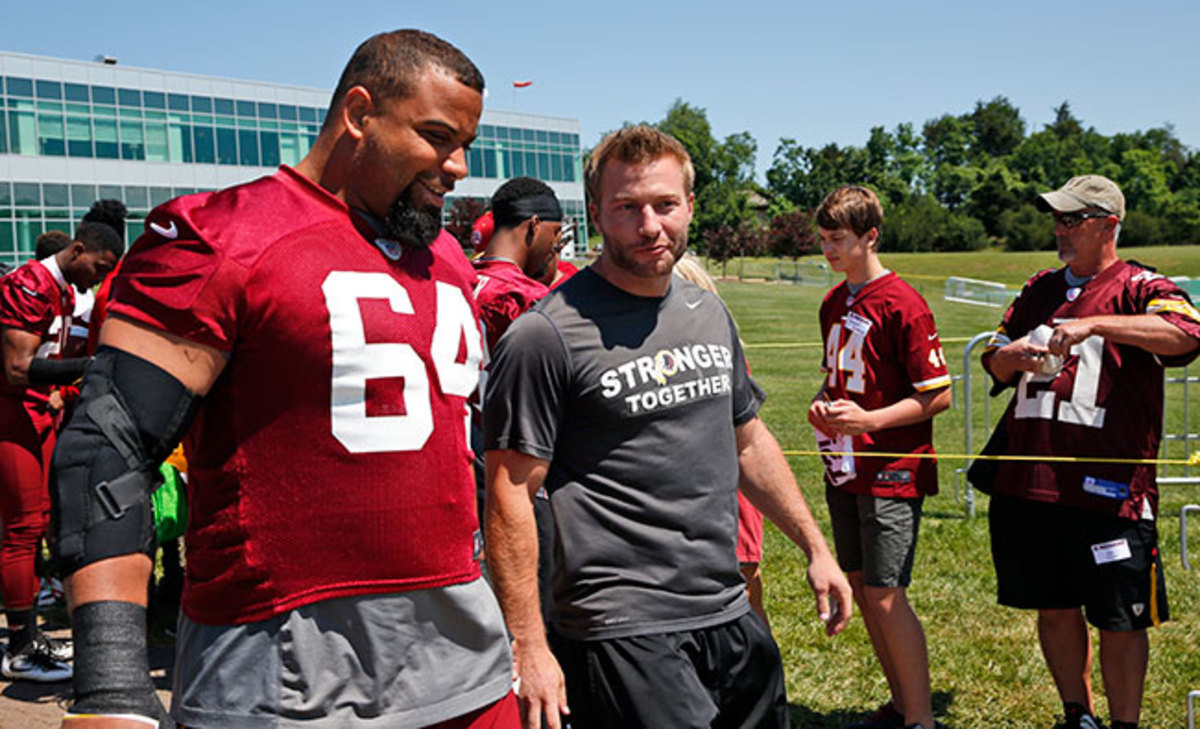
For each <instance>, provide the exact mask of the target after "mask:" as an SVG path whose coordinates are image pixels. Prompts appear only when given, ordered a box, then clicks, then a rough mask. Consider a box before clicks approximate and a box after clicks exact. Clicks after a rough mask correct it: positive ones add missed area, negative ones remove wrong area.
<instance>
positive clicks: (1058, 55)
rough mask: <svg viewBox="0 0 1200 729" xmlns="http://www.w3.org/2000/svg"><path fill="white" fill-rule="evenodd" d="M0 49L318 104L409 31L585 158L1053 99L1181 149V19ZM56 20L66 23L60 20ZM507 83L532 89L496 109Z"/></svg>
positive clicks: (734, 17) (243, 26)
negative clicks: (636, 133)
mask: <svg viewBox="0 0 1200 729" xmlns="http://www.w3.org/2000/svg"><path fill="white" fill-rule="evenodd" d="M6 5H7V7H5V9H4V10H3V12H2V17H3V22H2V23H0V48H2V49H4V50H8V51H16V52H21V53H31V54H36V55H47V56H58V57H67V58H76V59H91V58H93V57H94V56H96V55H97V54H98V53H107V54H109V55H114V56H117V57H118V58H119V59H120V62H121V64H122V65H127V66H141V67H149V68H163V69H170V70H177V71H186V72H190V73H201V74H208V75H215V76H231V77H236V78H246V79H253V80H261V81H269V82H278V83H292V84H298V85H303V86H314V87H319V88H322V87H323V88H331V87H332V85H333V84H334V83H335V81H336V79H337V75H338V73H339V71H340V70H341V67H342V65H343V64H344V63H345V60H346V58H347V57H348V56H349V54H350V52H351V51H352V50H353V48H354V46H355V45H356V44H357V43H358V42H360V41H361V40H362V39H363V38H365V37H367V36H368V35H370V34H372V33H374V32H377V31H380V30H386V29H392V28H398V27H418V28H423V29H426V30H430V31H432V32H435V33H437V34H438V35H441V36H443V37H444V38H446V39H448V40H450V41H452V42H453V43H455V44H456V45H458V46H459V47H460V48H462V49H463V50H464V51H466V52H467V54H468V55H469V56H471V58H472V59H473V60H474V61H475V62H476V63H477V64H478V65H479V67H480V68H481V69H482V70H483V72H484V75H485V76H486V77H487V80H488V84H489V87H490V92H489V97H488V99H487V102H486V103H487V105H488V106H490V107H493V108H498V109H510V108H516V109H517V110H519V111H527V112H535V113H545V114H552V115H561V116H570V117H576V118H578V119H580V121H581V123H582V125H583V140H584V144H585V145H588V146H590V145H592V144H594V143H595V141H596V140H597V139H598V137H599V136H600V135H601V134H602V133H603V132H605V131H607V130H609V129H612V128H614V127H617V126H619V125H620V124H621V123H622V122H624V121H642V120H646V121H655V120H658V119H660V118H662V116H663V114H664V113H665V111H666V109H667V107H668V106H669V105H670V104H671V102H672V101H673V100H674V99H676V98H682V99H684V100H686V101H688V102H690V103H692V104H694V105H697V106H700V107H703V108H705V109H706V110H707V111H708V115H709V119H710V120H711V122H712V124H713V128H714V132H715V133H716V134H717V135H718V136H724V135H726V134H730V133H733V132H738V131H743V130H744V131H749V132H750V133H751V134H752V135H753V136H754V138H755V139H756V140H757V141H758V146H759V152H758V168H759V170H760V171H761V170H765V169H766V167H767V166H768V165H769V163H770V158H771V154H772V153H773V152H774V150H775V148H776V146H777V145H778V142H779V138H780V137H791V138H794V139H796V140H798V141H799V142H800V143H802V144H804V145H807V146H816V145H822V144H825V143H828V142H837V143H839V144H862V143H864V142H865V141H866V138H867V134H868V132H869V130H870V128H871V127H873V126H877V125H882V126H884V127H887V128H889V129H890V128H892V127H893V126H895V125H896V124H897V123H900V122H905V121H910V122H913V123H915V124H916V125H917V127H918V129H919V128H920V125H921V124H922V123H923V122H924V121H925V120H927V119H930V118H933V117H936V116H939V115H941V114H943V113H955V114H958V113H962V112H966V111H969V110H970V109H971V108H972V107H973V106H974V104H975V102H976V101H977V100H980V99H990V98H992V97H994V96H997V95H1004V96H1007V97H1008V98H1009V99H1010V100H1011V101H1012V102H1013V103H1014V104H1016V106H1017V107H1018V108H1020V110H1021V113H1022V116H1023V117H1024V118H1025V120H1026V122H1027V123H1028V129H1029V131H1035V130H1037V129H1040V128H1041V127H1042V125H1043V124H1045V123H1047V122H1048V121H1050V119H1051V118H1052V109H1053V108H1054V107H1055V106H1057V105H1058V104H1059V103H1061V102H1062V101H1064V100H1067V101H1069V102H1070V104H1071V107H1072V109H1073V110H1074V112H1075V114H1076V116H1078V117H1079V118H1080V119H1081V120H1082V121H1083V122H1084V124H1085V125H1091V126H1095V127H1096V128H1097V129H1098V130H1099V131H1101V132H1103V133H1105V134H1112V133H1116V132H1123V131H1134V130H1138V129H1148V128H1151V127H1155V126H1159V125H1162V124H1164V123H1172V124H1174V126H1175V131H1176V134H1177V135H1178V136H1179V138H1180V139H1182V140H1183V142H1184V143H1185V144H1187V145H1188V146H1190V147H1193V148H1195V147H1197V146H1200V43H1198V42H1197V40H1196V38H1197V37H1198V36H1200V3H1197V2H1195V1H1194V0H1188V1H1184V0H1179V1H1165V2H1158V1H1156V0H1144V1H1143V2H1136V3H1134V2H1128V0H1124V1H1120V2H1118V1H1116V0H1097V1H1096V2H1090V3H1082V2H1062V1H1060V2H1052V1H1050V0H1042V2H1028V1H1027V0H1010V1H1009V2H991V3H986V4H985V3H980V2H971V1H970V0H958V1H957V2H946V1H943V0H938V1H936V2H896V1H895V0H893V2H875V1H874V0H860V2H857V3H853V4H851V3H833V2H825V3H820V4H814V3H805V2H784V1H783V0H779V1H777V2H756V1H754V0H743V1H742V2H704V1H694V2H690V3H675V2H661V1H660V2H655V1H646V0H643V1H642V2H625V1H624V0H620V1H617V0H613V1H609V2H606V1H604V0H601V1H600V2H588V3H574V2H526V1H524V0H511V1H509V2H489V3H482V2H459V3H453V2H445V1H443V2H433V1H426V2H422V3H416V2H410V1H408V0H391V1H390V2H382V1H377V0H352V1H350V2H339V3H328V2H327V3H316V2H311V1H309V0H295V1H293V2H287V3H283V2H254V1H253V0H241V1H240V2H230V1H229V0H212V1H211V2H204V3H201V2H191V3H186V4H185V3H173V2H161V1H160V2H155V3H150V2H141V1H140V0H139V1H130V2H121V1H119V0H118V1H117V2H111V3H108V4H104V3H91V2H89V3H82V2H65V3H33V2H21V3H7V4H6ZM73 8H74V9H73ZM514 80H529V81H533V82H534V83H533V85H532V86H531V87H529V88H527V89H523V90H520V91H518V92H517V94H516V102H515V107H514V96H513V93H512V91H511V84H512V82H513V81H514Z"/></svg>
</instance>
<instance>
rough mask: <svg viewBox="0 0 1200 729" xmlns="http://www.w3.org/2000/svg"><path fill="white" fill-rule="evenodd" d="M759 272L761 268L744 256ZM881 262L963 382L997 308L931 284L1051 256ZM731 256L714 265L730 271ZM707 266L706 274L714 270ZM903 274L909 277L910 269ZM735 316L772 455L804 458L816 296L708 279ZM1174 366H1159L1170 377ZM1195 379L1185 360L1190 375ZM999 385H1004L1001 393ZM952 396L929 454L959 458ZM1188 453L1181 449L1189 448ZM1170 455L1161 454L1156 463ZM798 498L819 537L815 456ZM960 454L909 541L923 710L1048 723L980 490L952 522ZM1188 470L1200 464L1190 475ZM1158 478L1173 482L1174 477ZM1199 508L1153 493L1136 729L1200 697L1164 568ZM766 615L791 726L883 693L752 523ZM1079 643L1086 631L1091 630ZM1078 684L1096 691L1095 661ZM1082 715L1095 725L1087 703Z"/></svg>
mask: <svg viewBox="0 0 1200 729" xmlns="http://www.w3.org/2000/svg"><path fill="white" fill-rule="evenodd" d="M1122 255H1124V256H1125V257H1127V258H1135V259H1137V260H1141V261H1143V262H1146V263H1150V264H1153V265H1157V266H1158V267H1159V268H1160V270H1162V271H1163V272H1165V273H1167V274H1169V275H1189V276H1192V277H1198V276H1200V251H1197V250H1196V249H1193V248H1188V249H1176V248H1155V249H1143V250H1140V251H1129V250H1123V251H1122ZM754 263H755V264H756V265H763V266H764V267H768V266H769V265H773V262H766V261H756V262H754ZM884 263H885V265H887V266H889V267H891V268H893V269H894V270H896V271H897V272H898V273H900V274H901V275H902V276H903V275H905V274H909V275H910V276H911V279H912V283H914V284H915V285H916V286H917V287H918V288H919V289H921V290H922V293H923V294H924V295H925V297H926V299H928V301H929V304H930V307H931V308H932V310H933V313H934V315H935V316H936V318H937V320H938V325H939V329H940V332H941V336H942V338H943V341H947V344H946V346H945V350H946V356H947V359H948V360H949V362H950V368H951V373H952V374H955V375H959V374H962V371H963V359H962V356H963V347H964V344H965V340H966V339H967V338H969V337H971V336H972V335H974V334H977V333H979V332H983V331H989V330H992V329H994V328H995V326H996V323H997V322H998V321H999V317H1000V315H1001V313H1002V310H1000V309H992V308H986V307H982V306H971V305H966V304H955V303H947V302H943V301H942V283H943V281H944V279H945V277H946V276H951V275H953V276H965V277H971V278H982V279H991V280H999V281H1003V282H1005V283H1007V284H1009V285H1010V286H1017V285H1019V284H1020V282H1021V281H1023V280H1024V279H1025V277H1026V276H1027V275H1028V274H1029V273H1032V272H1033V271H1034V270H1037V269H1040V268H1044V267H1049V266H1053V265H1054V264H1055V260H1054V257H1053V254H1046V253H1041V254H1008V253H993V252H984V253H972V254H947V255H942V256H939V255H937V254H917V255H892V256H887V255H885V256H884ZM735 266H737V262H736V261H733V262H730V264H729V273H730V274H731V275H733V274H735V273H736V268H735ZM713 268H716V267H713ZM914 274H915V275H914ZM720 288H721V292H722V295H723V296H725V298H726V300H727V302H728V303H729V306H730V309H731V310H732V311H733V314H734V317H735V318H736V319H737V322H738V325H739V327H740V330H741V335H742V339H743V340H744V341H745V342H746V343H747V345H748V347H747V355H748V357H749V359H750V364H751V368H752V370H753V372H754V375H755V377H756V378H757V379H758V380H759V382H760V383H761V384H762V385H763V386H764V387H765V388H766V390H767V392H768V393H769V398H768V400H767V404H766V405H765V406H764V408H763V410H762V416H763V418H764V420H765V421H766V423H767V424H768V425H769V426H770V428H771V429H772V431H774V433H775V434H776V436H777V437H778V438H779V441H780V443H781V444H782V445H783V447H784V449H795V450H811V449H813V448H814V442H813V438H812V431H811V428H810V426H809V425H808V423H807V421H806V419H805V412H806V409H807V407H808V402H809V399H810V398H811V397H812V394H813V393H814V392H816V389H817V386H818V384H819V379H820V375H819V372H818V367H819V360H820V357H821V356H822V351H821V348H820V346H819V341H820V330H819V328H818V325H817V308H818V307H819V306H820V302H821V299H822V297H823V295H824V291H823V290H822V289H819V288H816V287H807V286H796V285H790V284H778V283H774V284H768V283H750V282H746V283H742V282H736V281H731V282H722V283H721V285H720ZM973 367H974V371H975V372H976V379H975V391H976V392H975V404H976V415H975V420H976V422H977V427H976V430H975V449H976V450H978V449H979V448H980V447H981V446H982V444H983V442H984V438H985V437H986V427H985V426H984V424H983V417H982V407H983V402H984V395H983V394H982V393H983V391H984V390H985V389H986V387H985V385H984V379H983V377H982V375H981V374H979V373H980V372H981V370H980V369H979V367H978V364H977V363H976V364H974V365H973ZM1182 372H1183V371H1182V370H1170V371H1169V374H1172V375H1180V374H1182ZM1191 374H1192V376H1196V375H1198V374H1200V364H1197V365H1193V366H1192V367H1191ZM1010 392H1011V391H1010ZM961 394H962V391H961V387H960V388H958V391H957V392H956V402H955V407H954V408H952V409H951V410H949V411H947V412H946V413H944V414H942V415H940V416H938V419H937V421H936V424H935V434H936V435H935V440H936V445H937V449H938V451H939V452H941V453H943V454H960V453H962V452H963V428H964V420H963V407H962V405H963V402H962V397H961ZM1191 394H1192V404H1191V415H1190V420H1191V430H1192V431H1193V432H1195V431H1197V430H1200V384H1196V385H1192V393H1191ZM1008 397H1009V395H1008V393H1005V394H1004V395H1001V396H1000V397H998V398H996V399H995V400H993V401H992V412H991V415H992V417H993V418H995V417H998V416H999V414H1000V412H1001V411H1002V410H1003V407H1004V406H1005V405H1006V404H1007V398H1008ZM1167 397H1168V410H1169V415H1168V429H1169V430H1173V431H1175V432H1178V431H1180V430H1182V426H1183V413H1182V390H1181V388H1180V387H1179V386H1172V387H1169V388H1168V396H1167ZM1197 448H1200V444H1197V443H1196V442H1195V441H1193V444H1192V449H1193V450H1195V449H1197ZM1184 455H1185V454H1184V453H1183V449H1182V447H1181V446H1175V447H1174V448H1173V449H1172V450H1170V451H1168V453H1167V454H1166V456H1167V457H1170V458H1180V457H1183V456H1184ZM791 461H792V464H793V467H794V469H795V472H796V475H797V477H798V480H799V481H800V484H801V487H802V489H803V491H804V494H805V497H806V498H807V499H808V502H809V504H810V505H811V506H812V507H813V509H814V511H815V512H816V514H817V518H818V520H819V521H820V522H821V524H822V526H823V527H825V528H826V536H827V537H828V536H829V534H828V523H829V520H828V511H827V509H826V507H825V502H824V495H823V486H822V485H821V474H820V465H819V463H818V461H817V459H816V458H814V457H810V456H796V457H792V458H791ZM961 465H962V461H961V460H956V459H952V458H943V459H942V460H941V463H940V464H939V468H940V472H941V493H940V494H939V495H938V496H936V497H933V498H931V499H929V500H928V501H927V502H926V507H925V519H924V521H923V523H922V527H921V538H920V543H919V545H918V548H917V557H916V566H915V569H914V578H913V585H912V587H911V588H910V592H909V595H910V599H911V601H912V603H913V605H914V607H915V609H916V611H917V613H918V614H919V615H920V616H921V619H922V621H923V622H924V625H925V630H926V635H927V638H928V642H929V651H930V663H931V673H932V679H933V691H934V709H935V713H936V714H937V715H938V718H939V720H940V721H942V722H944V723H945V724H946V725H948V726H951V727H985V726H1012V727H1036V726H1043V727H1049V726H1051V725H1052V724H1053V717H1054V715H1055V714H1057V713H1058V712H1059V711H1060V710H1061V709H1060V705H1059V703H1058V699H1057V694H1056V692H1055V690H1054V687H1053V684H1052V681H1051V679H1050V676H1049V673H1048V672H1047V670H1046V668H1045V665H1044V663H1043V661H1042V658H1041V654H1040V651H1039V650H1038V646H1037V639H1036V634H1035V632H1034V617H1033V614H1032V613H1027V612H1023V611H1017V610H1010V609H1007V608H1000V607H998V606H997V605H996V604H995V577H994V574H993V571H992V566H991V557H990V552H989V542H988V533H987V522H986V511H987V497H986V496H983V495H982V494H980V495H978V514H977V517H976V518H975V519H966V518H964V516H963V513H964V510H963V507H962V504H961V503H958V502H956V500H955V495H954V488H953V474H954V470H955V469H956V468H958V467H960V466H961ZM1191 473H1192V475H1200V469H1195V468H1194V469H1192V472H1191ZM1170 475H1183V471H1182V469H1181V468H1174V469H1172V470H1171V471H1170ZM1189 503H1200V486H1166V487H1164V489H1163V499H1162V504H1163V506H1162V511H1161V515H1160V527H1159V531H1160V544H1161V551H1162V553H1163V561H1164V566H1165V570H1166V579H1167V584H1168V588H1169V591H1170V605H1171V613H1172V617H1173V620H1172V621H1171V622H1168V623H1166V624H1164V625H1163V626H1162V627H1160V628H1158V629H1155V630H1151V632H1150V641H1151V649H1150V650H1151V653H1150V671H1149V675H1148V678H1147V682H1146V698H1145V701H1144V703H1143V712H1142V725H1143V726H1152V727H1179V726H1183V725H1185V723H1186V697H1187V694H1188V692H1189V691H1191V690H1200V569H1197V570H1195V571H1192V572H1185V571H1184V570H1183V569H1182V567H1181V565H1180V561H1179V510H1180V508H1181V507H1182V506H1183V505H1184V504H1189ZM1190 534H1191V543H1192V544H1193V545H1194V546H1193V550H1192V562H1193V563H1194V564H1198V565H1200V517H1194V518H1193V526H1192V528H1191V530H1190ZM764 572H765V581H766V602H767V610H768V613H769V615H770V618H771V627H772V630H773V631H774V633H775V636H776V638H777V639H778V640H779V644H780V647H781V649H782V651H783V658H784V665H785V667H786V669H787V675H788V696H789V698H790V700H791V703H792V720H793V725H794V726H797V727H841V726H842V725H843V724H845V723H846V722H848V721H851V720H853V719H855V718H856V717H857V716H858V715H859V714H860V713H861V712H863V711H866V710H869V709H874V708H875V706H877V705H878V704H879V703H880V702H882V701H883V700H884V699H885V698H886V697H887V688H886V683H885V682H884V679H883V677H882V673H881V672H880V670H879V668H878V666H877V664H876V662H875V658H874V655H873V653H872V651H871V648H870V645H869V643H868V639H867V634H866V631H865V629H864V628H863V625H862V623H861V621H860V620H858V619H857V618H856V619H855V620H854V621H853V622H852V624H851V626H850V628H848V629H847V630H846V631H845V632H844V633H843V634H842V635H840V636H838V637H836V638H833V639H828V638H826V637H825V636H824V633H823V632H822V630H821V627H820V625H819V623H818V621H817V618H816V616H815V610H814V606H813V603H812V600H811V596H810V593H809V591H808V588H807V584H806V582H805V576H804V559H803V556H802V555H801V553H800V552H799V550H798V549H796V548H795V547H794V546H793V545H792V544H791V543H790V542H788V541H787V540H786V539H785V538H784V537H783V536H782V535H781V534H780V533H779V532H778V531H776V530H775V529H774V527H772V526H768V527H767V536H766V557H765V564H764ZM1093 634H1094V631H1093ZM1095 663H1096V667H1095V670H1094V672H1093V679H1092V681H1093V686H1094V687H1095V688H1096V690H1097V692H1098V693H1102V690H1101V689H1100V687H1101V686H1102V683H1101V679H1100V671H1099V667H1098V660H1096V661H1095ZM1097 709H1098V711H1099V713H1100V715H1101V716H1103V717H1107V706H1106V704H1105V702H1104V699H1103V697H1102V696H1100V697H1099V698H1098V705H1097Z"/></svg>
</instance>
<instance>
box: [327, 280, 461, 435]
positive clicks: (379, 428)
mask: <svg viewBox="0 0 1200 729" xmlns="http://www.w3.org/2000/svg"><path fill="white" fill-rule="evenodd" d="M436 286H437V288H436V290H437V311H436V317H437V319H436V324H435V326H434V330H433V342H432V346H431V347H430V357H431V358H432V360H433V365H434V369H435V371H436V372H437V376H438V380H439V381H440V383H441V388H442V392H444V393H445V394H447V395H457V396H459V397H468V396H469V395H470V394H471V392H472V391H473V390H474V389H475V385H476V383H477V381H478V378H479V361H480V358H481V357H482V354H483V351H482V345H481V343H480V338H479V328H478V327H477V326H476V324H475V317H474V316H473V315H472V314H471V305H470V304H469V303H467V300H466V297H464V296H463V294H462V291H461V290H460V289H459V288H458V287H456V286H453V285H451V284H447V283H442V282H437V284H436ZM321 291H322V292H323V293H324V294H325V306H326V307H327V308H328V309H329V332H330V339H331V342H330V344H331V345H332V346H331V349H332V352H333V382H332V385H333V386H332V393H331V397H330V416H331V424H332V430H333V435H334V437H335V438H337V439H338V440H339V441H340V442H341V443H342V445H344V446H345V447H346V449H347V450H349V451H350V452H351V453H382V452H387V451H415V450H419V449H421V448H422V447H423V446H424V445H425V443H426V441H428V440H429V436H430V435H432V434H433V427H434V423H433V407H432V401H431V397H430V392H429V376H428V374H427V373H426V371H425V363H424V362H423V361H422V359H421V356H420V355H419V354H417V352H416V350H414V349H413V347H412V345H410V344H406V343H404V342H372V343H370V344H368V343H367V341H366V331H365V328H364V324H363V320H362V313H361V311H360V309H359V301H361V300H363V299H383V300H385V301H387V302H388V304H389V305H390V307H391V309H392V311H394V312H396V313H397V314H415V313H416V312H414V311H413V305H412V299H411V298H410V297H409V295H408V292H407V291H405V290H404V287H403V286H401V285H400V282H399V281H397V280H396V279H394V278H392V277H391V276H389V275H387V274H386V273H381V272H373V271H333V272H331V273H330V274H329V276H327V277H326V278H325V282H324V283H323V284H322V285H321ZM422 315H424V312H422ZM464 340H465V341H466V348H467V356H466V360H465V361H464V362H458V361H457V358H458V351H459V343H460V342H462V341H464ZM380 378H403V379H404V409H405V412H404V414H402V415H373V416H370V417H368V415H367V381H368V380H372V379H380Z"/></svg>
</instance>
